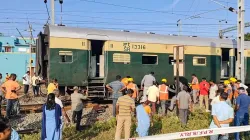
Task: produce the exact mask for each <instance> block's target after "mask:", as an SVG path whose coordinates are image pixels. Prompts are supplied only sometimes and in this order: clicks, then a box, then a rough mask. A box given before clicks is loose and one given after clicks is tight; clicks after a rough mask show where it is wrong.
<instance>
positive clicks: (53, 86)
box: [47, 79, 58, 94]
mask: <svg viewBox="0 0 250 140" xmlns="http://www.w3.org/2000/svg"><path fill="white" fill-rule="evenodd" d="M55 89H58V82H57V79H53V80H52V82H51V83H50V84H49V85H48V88H47V91H48V94H50V93H53V91H54V90H55Z"/></svg>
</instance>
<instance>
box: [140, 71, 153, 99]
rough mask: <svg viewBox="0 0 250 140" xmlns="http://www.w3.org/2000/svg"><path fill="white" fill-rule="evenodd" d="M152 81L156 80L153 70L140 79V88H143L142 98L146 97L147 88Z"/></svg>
mask: <svg viewBox="0 0 250 140" xmlns="http://www.w3.org/2000/svg"><path fill="white" fill-rule="evenodd" d="M153 82H156V80H155V77H154V72H150V74H148V75H145V76H144V77H143V79H142V80H141V89H143V98H145V99H146V98H147V90H148V88H149V87H150V86H152V85H153Z"/></svg>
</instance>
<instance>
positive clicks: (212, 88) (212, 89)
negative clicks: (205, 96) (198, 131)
mask: <svg viewBox="0 0 250 140" xmlns="http://www.w3.org/2000/svg"><path fill="white" fill-rule="evenodd" d="M209 83H210V85H211V86H210V89H209V104H210V105H209V108H210V110H211V108H212V106H211V103H212V101H213V99H214V98H215V97H216V94H217V90H218V86H217V85H216V84H215V83H214V81H213V80H210V82H209Z"/></svg>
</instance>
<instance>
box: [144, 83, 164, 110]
mask: <svg viewBox="0 0 250 140" xmlns="http://www.w3.org/2000/svg"><path fill="white" fill-rule="evenodd" d="M147 95H148V101H150V103H151V105H152V113H153V114H155V113H156V104H159V103H160V98H159V96H160V95H159V88H158V87H157V83H156V82H153V85H152V86H150V87H149V88H148V90H147ZM143 99H144V100H146V99H147V98H143Z"/></svg>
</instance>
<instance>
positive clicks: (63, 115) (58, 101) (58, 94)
mask: <svg viewBox="0 0 250 140" xmlns="http://www.w3.org/2000/svg"><path fill="white" fill-rule="evenodd" d="M54 94H55V102H56V104H58V105H60V107H61V110H62V118H61V120H62V125H61V127H60V129H61V131H62V130H63V126H64V118H65V119H66V121H67V123H70V119H69V117H68V115H67V112H66V111H65V109H64V107H63V103H62V101H61V100H60V99H59V97H60V93H59V90H57V89H56V90H55V91H54ZM60 137H61V138H62V133H61V136H60Z"/></svg>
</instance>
